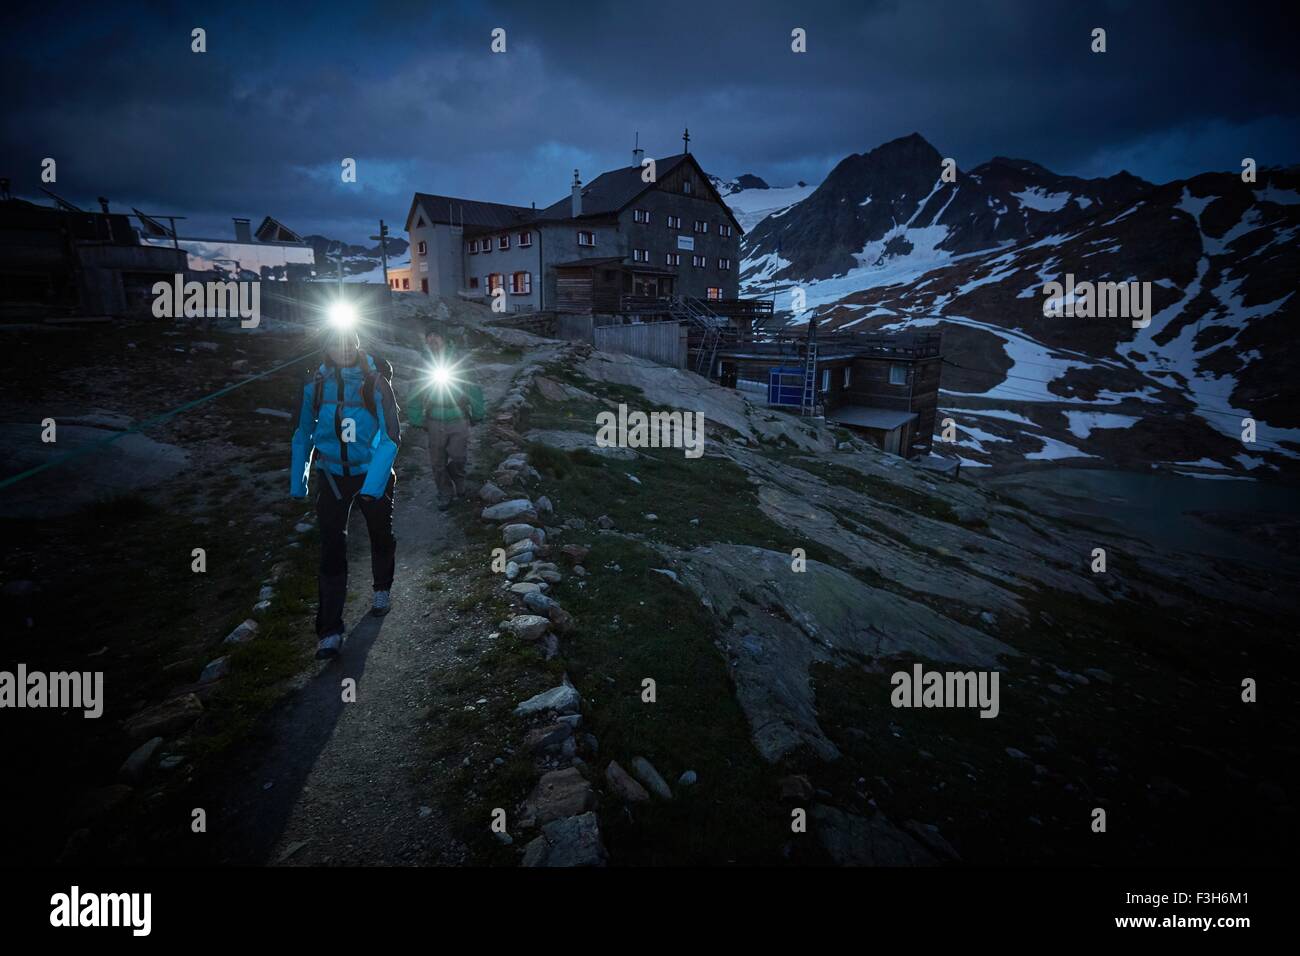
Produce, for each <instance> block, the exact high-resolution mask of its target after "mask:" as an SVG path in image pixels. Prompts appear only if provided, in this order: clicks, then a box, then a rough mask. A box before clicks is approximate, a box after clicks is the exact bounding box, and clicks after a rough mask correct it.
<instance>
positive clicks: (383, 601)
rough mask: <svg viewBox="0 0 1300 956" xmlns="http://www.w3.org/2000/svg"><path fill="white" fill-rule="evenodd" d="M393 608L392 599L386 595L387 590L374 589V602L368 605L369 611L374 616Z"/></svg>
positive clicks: (381, 614)
mask: <svg viewBox="0 0 1300 956" xmlns="http://www.w3.org/2000/svg"><path fill="white" fill-rule="evenodd" d="M392 609H393V602H392V599H391V598H390V597H389V596H388V592H387V591H376V592H375V597H374V603H373V604H371V606H370V613H371V614H373V615H374V616H375V617H383V616H384V615H385V614H387V613H388V612H389V611H391V610H392Z"/></svg>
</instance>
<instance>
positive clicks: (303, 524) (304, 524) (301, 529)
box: [293, 521, 311, 534]
mask: <svg viewBox="0 0 1300 956" xmlns="http://www.w3.org/2000/svg"><path fill="white" fill-rule="evenodd" d="M293 530H294V531H296V532H298V533H299V534H306V533H307V532H308V531H310V530H311V522H308V521H299V522H298V523H297V524H296V525H294V526H293Z"/></svg>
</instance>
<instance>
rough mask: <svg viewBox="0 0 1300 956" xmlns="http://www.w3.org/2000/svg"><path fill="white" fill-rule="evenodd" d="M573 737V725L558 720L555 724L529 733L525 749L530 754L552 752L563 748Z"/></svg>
mask: <svg viewBox="0 0 1300 956" xmlns="http://www.w3.org/2000/svg"><path fill="white" fill-rule="evenodd" d="M572 736H573V725H572V724H570V723H568V722H567V721H564V720H557V721H556V722H555V723H553V724H547V725H545V726H544V727H536V728H534V729H533V730H530V731H528V734H527V736H525V737H524V747H525V748H526V749H527V750H528V751H529V752H530V753H536V752H537V751H539V750H550V749H552V748H555V747H559V746H561V745H562V744H563V743H564V742H565V741H566V740H568V739H569V738H570V737H572Z"/></svg>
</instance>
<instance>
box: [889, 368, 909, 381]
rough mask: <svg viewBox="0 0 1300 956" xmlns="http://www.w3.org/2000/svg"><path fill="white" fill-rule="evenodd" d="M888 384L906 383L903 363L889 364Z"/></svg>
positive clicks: (905, 370)
mask: <svg viewBox="0 0 1300 956" xmlns="http://www.w3.org/2000/svg"><path fill="white" fill-rule="evenodd" d="M889 384H890V385H906V384H907V367H906V366H904V365H891V366H889Z"/></svg>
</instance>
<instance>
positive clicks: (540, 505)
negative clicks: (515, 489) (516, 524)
mask: <svg viewBox="0 0 1300 956" xmlns="http://www.w3.org/2000/svg"><path fill="white" fill-rule="evenodd" d="M554 511H555V505H553V504H551V499H550V498H548V497H546V495H542V496H541V497H540V498H538V499H537V513H538V514H540V515H548V514H552V513H553V512H554Z"/></svg>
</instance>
